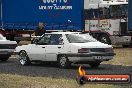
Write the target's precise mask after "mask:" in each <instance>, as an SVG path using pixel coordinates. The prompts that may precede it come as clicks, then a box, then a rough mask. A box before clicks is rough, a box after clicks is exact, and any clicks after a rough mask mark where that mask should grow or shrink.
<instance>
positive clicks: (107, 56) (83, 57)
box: [67, 53, 116, 62]
mask: <svg viewBox="0 0 132 88" xmlns="http://www.w3.org/2000/svg"><path fill="white" fill-rule="evenodd" d="M114 55H116V54H115V53H89V54H67V56H68V59H69V61H71V62H89V61H108V60H111V59H113V57H114Z"/></svg>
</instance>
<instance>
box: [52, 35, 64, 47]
mask: <svg viewBox="0 0 132 88" xmlns="http://www.w3.org/2000/svg"><path fill="white" fill-rule="evenodd" d="M61 42H62V35H61V34H52V35H51V37H50V45H60V44H61Z"/></svg>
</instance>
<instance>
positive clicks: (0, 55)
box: [0, 34, 17, 61]
mask: <svg viewBox="0 0 132 88" xmlns="http://www.w3.org/2000/svg"><path fill="white" fill-rule="evenodd" d="M16 47H17V42H16V41H10V40H7V39H6V38H5V37H4V36H3V35H2V34H0V60H1V61H7V60H8V58H9V57H10V56H11V55H12V54H13V53H14V50H15V48H16Z"/></svg>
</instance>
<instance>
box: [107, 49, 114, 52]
mask: <svg viewBox="0 0 132 88" xmlns="http://www.w3.org/2000/svg"><path fill="white" fill-rule="evenodd" d="M105 52H114V50H113V48H105Z"/></svg>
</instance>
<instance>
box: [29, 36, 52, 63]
mask: <svg viewBox="0 0 132 88" xmlns="http://www.w3.org/2000/svg"><path fill="white" fill-rule="evenodd" d="M50 36H51V35H49V34H47V35H45V36H43V37H41V38H40V39H39V40H38V42H37V43H36V44H32V47H31V48H30V52H31V55H30V58H31V60H42V61H46V53H45V51H46V45H47V44H49V42H50Z"/></svg>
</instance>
